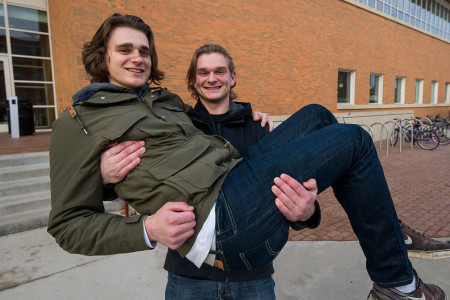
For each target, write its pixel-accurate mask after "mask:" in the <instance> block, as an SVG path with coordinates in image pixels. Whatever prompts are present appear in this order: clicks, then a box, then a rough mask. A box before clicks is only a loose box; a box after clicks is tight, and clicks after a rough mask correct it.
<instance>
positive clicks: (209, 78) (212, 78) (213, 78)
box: [208, 72, 216, 82]
mask: <svg viewBox="0 0 450 300" xmlns="http://www.w3.org/2000/svg"><path fill="white" fill-rule="evenodd" d="M215 81H216V75H215V74H214V72H210V73H209V75H208V82H215Z"/></svg>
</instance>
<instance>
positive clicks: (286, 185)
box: [275, 174, 307, 197]
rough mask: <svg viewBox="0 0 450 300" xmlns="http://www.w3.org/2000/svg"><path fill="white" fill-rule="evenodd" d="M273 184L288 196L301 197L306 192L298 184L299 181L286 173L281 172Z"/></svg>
mask: <svg viewBox="0 0 450 300" xmlns="http://www.w3.org/2000/svg"><path fill="white" fill-rule="evenodd" d="M275 184H276V185H277V186H278V187H279V188H280V189H281V190H282V191H283V193H284V194H286V196H288V197H296V196H300V197H301V196H303V195H304V194H305V193H306V192H307V190H306V189H305V188H304V187H303V186H302V185H301V184H300V182H298V181H297V180H295V179H294V178H292V177H291V176H289V175H287V174H281V176H280V177H277V180H276V182H275Z"/></svg>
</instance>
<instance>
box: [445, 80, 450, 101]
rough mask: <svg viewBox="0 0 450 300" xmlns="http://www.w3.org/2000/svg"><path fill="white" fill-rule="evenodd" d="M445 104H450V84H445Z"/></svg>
mask: <svg viewBox="0 0 450 300" xmlns="http://www.w3.org/2000/svg"><path fill="white" fill-rule="evenodd" d="M445 103H450V82H447V83H446V84H445Z"/></svg>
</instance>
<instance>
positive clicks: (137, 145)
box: [116, 141, 145, 161]
mask: <svg viewBox="0 0 450 300" xmlns="http://www.w3.org/2000/svg"><path fill="white" fill-rule="evenodd" d="M123 143H124V144H125V145H124V146H126V147H124V148H123V149H122V151H120V152H118V153H116V156H117V157H116V159H117V161H121V160H124V159H126V158H128V157H129V156H130V155H131V157H132V158H133V159H134V158H136V157H137V156H138V155H140V154H142V153H143V152H142V153H139V152H140V151H142V150H143V149H145V148H144V147H142V146H144V145H145V143H144V142H143V141H132V142H131V143H129V142H128V141H127V142H123ZM121 144H122V143H121ZM136 152H138V155H136ZM133 154H134V156H133ZM133 159H129V161H131V160H133Z"/></svg>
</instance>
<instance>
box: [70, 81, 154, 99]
mask: <svg viewBox="0 0 450 300" xmlns="http://www.w3.org/2000/svg"><path fill="white" fill-rule="evenodd" d="M148 89H149V85H148V83H146V84H145V85H143V86H142V87H140V88H137V89H134V90H130V89H127V88H124V87H121V86H117V85H114V84H111V83H108V82H94V83H91V84H90V85H88V86H85V87H84V88H82V89H81V90H79V91H78V92H76V93H75V94H74V95H73V96H72V100H73V103H78V102H83V101H86V100H89V99H90V98H91V97H92V96H94V95H95V94H96V93H98V92H100V91H107V92H111V93H135V94H136V95H138V96H139V97H140V96H142V95H143V94H144V93H145V91H147V90H148Z"/></svg>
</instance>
